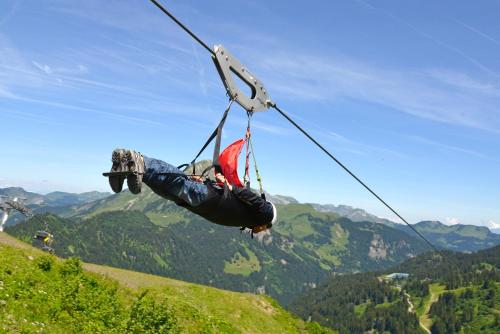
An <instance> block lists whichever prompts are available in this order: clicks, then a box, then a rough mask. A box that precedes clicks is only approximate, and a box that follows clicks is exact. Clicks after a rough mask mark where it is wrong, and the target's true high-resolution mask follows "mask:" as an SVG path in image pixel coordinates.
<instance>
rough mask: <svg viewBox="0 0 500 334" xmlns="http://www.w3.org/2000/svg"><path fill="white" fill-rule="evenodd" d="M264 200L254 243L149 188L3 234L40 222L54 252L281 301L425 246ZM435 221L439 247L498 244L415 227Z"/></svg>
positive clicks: (405, 236) (308, 208) (24, 231)
mask: <svg viewBox="0 0 500 334" xmlns="http://www.w3.org/2000/svg"><path fill="white" fill-rule="evenodd" d="M99 196H100V195H99ZM25 197H26V196H25ZM271 198H272V200H273V201H274V202H275V203H281V204H277V207H278V212H279V221H278V223H277V224H276V225H275V226H274V227H273V229H272V231H271V232H270V233H268V232H266V233H261V234H259V235H257V236H256V238H255V239H251V238H250V236H249V235H248V234H245V233H241V232H240V231H238V229H235V228H227V227H223V226H218V225H214V224H211V223H209V222H207V221H206V220H204V219H202V218H200V217H198V216H196V215H194V214H192V213H190V212H189V211H186V210H185V209H183V208H180V207H178V206H176V205H175V204H173V203H171V202H168V201H166V200H164V199H162V198H160V197H158V196H157V195H155V194H154V193H153V192H152V191H151V190H149V189H148V188H147V187H146V188H145V189H144V190H143V192H142V193H141V194H140V195H138V196H135V195H132V194H131V193H130V192H128V191H124V192H122V193H120V194H115V195H111V196H106V197H103V198H100V199H96V200H93V201H89V202H83V203H74V204H70V205H63V206H58V207H52V206H46V207H44V206H43V205H41V204H40V203H39V204H38V207H37V212H52V213H51V214H45V215H38V216H36V217H35V218H34V219H32V220H30V221H28V222H27V223H26V224H18V225H16V226H14V227H10V228H8V229H7V232H8V233H10V234H12V235H15V236H17V237H19V238H23V239H24V240H26V241H31V237H32V235H33V234H34V232H36V230H37V229H40V226H41V220H44V221H47V222H48V223H49V227H50V230H51V231H50V232H52V233H53V234H54V235H55V236H56V241H55V243H54V247H55V249H56V253H57V254H58V255H61V256H64V257H68V256H79V257H81V258H82V259H84V260H86V261H89V262H94V263H100V264H107V265H113V266H117V267H121V268H127V269H133V270H138V271H143V272H147V273H154V274H159V275H164V276H169V277H174V278H178V279H182V280H187V281H190V282H195V283H202V284H206V285H212V286H215V287H220V288H225V289H231V290H235V291H248V292H259V293H266V294H268V295H270V296H273V297H274V298H276V299H278V300H279V301H280V302H282V303H284V304H287V303H289V302H290V301H291V300H292V299H293V298H294V297H295V296H297V295H298V294H299V293H301V292H304V291H306V290H308V289H309V288H310V287H314V286H317V285H318V284H319V283H321V282H322V281H324V280H325V279H327V278H328V277H331V276H332V275H335V274H339V273H350V272H363V271H369V270H380V269H383V268H388V267H390V266H392V265H395V264H397V263H400V262H402V261H404V260H405V259H408V258H411V257H414V256H415V255H417V254H419V253H422V252H425V251H428V250H429V249H428V246H427V245H426V244H425V243H424V242H423V241H422V240H420V239H418V237H416V236H415V234H414V232H412V231H409V230H407V229H405V227H404V226H403V225H399V224H395V223H392V224H393V225H396V226H390V224H388V223H387V222H386V224H383V223H380V222H371V221H369V220H370V219H372V215H369V214H366V215H364V216H365V217H367V219H366V220H364V221H363V220H362V219H359V221H352V220H351V219H348V218H346V217H343V216H340V215H339V214H336V213H332V212H330V211H329V210H327V209H329V208H332V207H334V206H323V207H319V209H318V206H317V205H312V204H300V203H298V202H297V201H296V200H295V199H293V198H291V197H286V196H272V197H271ZM66 203H67V202H66ZM335 208H339V207H335ZM341 208H342V212H343V215H347V214H351V218H353V219H355V218H354V217H355V216H354V215H352V211H356V212H357V216H358V217H361V216H363V215H362V212H361V210H359V209H352V210H350V209H349V207H341ZM54 213H55V214H54ZM388 225H389V226H388ZM417 225H418V224H417ZM434 225H435V226H436V228H437V229H438V231H440V233H441V234H440V236H439V237H436V238H435V239H433V240H435V242H436V243H442V244H443V245H445V246H446V245H450V247H454V248H458V249H459V250H462V251H470V250H471V245H472V246H473V247H475V248H474V249H476V248H481V247H482V248H486V247H488V245H490V244H491V243H495V242H496V243H497V244H498V243H500V241H498V239H495V238H494V237H492V236H494V235H493V234H491V233H488V232H489V231H485V230H483V229H479V230H476V229H475V227H474V228H469V227H466V228H463V229H459V228H458V227H457V226H455V227H453V229H454V230H453V231H451V230H450V231H449V232H447V231H448V230H446V229H444V230H443V226H441V225H439V224H437V223H428V224H423V225H422V226H421V228H422V231H423V232H422V233H424V235H427V234H428V235H429V236H432V235H434V234H433V233H437V232H436V231H434V230H433V229H432V227H433V226H434ZM444 228H447V227H446V226H444ZM464 239H465V240H467V242H462V241H461V240H464Z"/></svg>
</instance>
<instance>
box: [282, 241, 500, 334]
mask: <svg viewBox="0 0 500 334" xmlns="http://www.w3.org/2000/svg"><path fill="white" fill-rule="evenodd" d="M390 273H407V274H409V278H408V279H399V280H391V279H389V278H388V276H387V274H390ZM499 305H500V246H496V247H494V248H491V249H487V250H483V251H480V252H477V253H473V254H463V253H452V252H446V253H443V254H440V255H436V254H431V253H427V254H422V255H419V256H417V257H415V258H413V259H410V260H408V261H405V262H403V263H402V264H400V265H398V266H396V267H394V268H391V269H389V270H387V271H385V272H376V273H360V274H354V275H353V274H350V275H339V276H337V277H334V278H331V279H329V280H327V281H325V282H324V283H323V284H321V285H320V286H318V287H317V288H315V289H312V290H311V291H309V292H307V293H306V294H304V295H303V296H301V297H299V298H297V300H296V301H295V302H293V303H292V304H291V305H290V309H291V310H293V311H294V312H295V313H297V314H299V315H301V316H302V317H303V318H304V319H312V320H314V321H318V322H320V323H322V324H323V325H325V326H329V327H331V328H335V329H338V330H339V331H340V333H353V334H357V333H359V334H361V333H365V332H367V331H372V332H374V333H385V332H389V333H424V332H427V333H429V332H431V331H432V333H433V334H441V333H447V334H454V333H462V334H465V333H498V332H500V312H499V311H498V310H499Z"/></svg>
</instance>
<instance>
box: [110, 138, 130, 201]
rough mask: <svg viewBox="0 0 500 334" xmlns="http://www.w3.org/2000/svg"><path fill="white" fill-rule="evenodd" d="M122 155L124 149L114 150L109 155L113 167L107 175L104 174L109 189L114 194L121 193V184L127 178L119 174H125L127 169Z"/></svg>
mask: <svg viewBox="0 0 500 334" xmlns="http://www.w3.org/2000/svg"><path fill="white" fill-rule="evenodd" d="M124 155H125V150H124V149H121V148H117V149H115V150H114V151H113V153H112V154H111V162H112V163H113V165H112V166H111V171H110V172H109V173H106V174H108V178H109V185H110V186H111V189H112V190H113V192H115V193H119V192H120V191H122V189H123V183H124V182H125V179H126V178H127V176H126V175H122V174H120V172H125V171H126V169H127V166H126V164H125V160H124ZM114 173H116V174H114ZM106 174H105V175H106Z"/></svg>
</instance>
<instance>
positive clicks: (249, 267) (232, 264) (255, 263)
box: [224, 247, 261, 276]
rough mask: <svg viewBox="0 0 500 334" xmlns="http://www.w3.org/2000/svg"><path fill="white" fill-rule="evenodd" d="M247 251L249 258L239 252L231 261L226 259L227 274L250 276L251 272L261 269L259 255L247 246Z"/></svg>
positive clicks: (225, 269) (225, 268)
mask: <svg viewBox="0 0 500 334" xmlns="http://www.w3.org/2000/svg"><path fill="white" fill-rule="evenodd" d="M245 252H246V254H247V256H248V258H246V257H244V256H243V255H241V253H240V252H237V253H236V254H234V256H233V257H232V258H231V260H230V261H229V262H228V261H224V272H225V273H226V274H232V275H242V276H249V275H250V274H251V273H253V272H259V271H260V270H261V266H260V262H259V259H258V258H257V256H256V255H255V254H254V253H253V252H252V251H251V250H250V249H248V248H247V247H245Z"/></svg>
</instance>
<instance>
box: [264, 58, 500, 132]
mask: <svg viewBox="0 0 500 334" xmlns="http://www.w3.org/2000/svg"><path fill="white" fill-rule="evenodd" d="M290 53H293V54H294V57H293V58H291V57H288V54H285V53H281V52H278V51H277V52H275V53H271V52H270V56H268V57H266V58H264V59H263V61H262V62H261V64H260V71H259V72H263V73H267V74H268V75H267V78H266V79H267V80H266V82H267V86H268V87H269V90H272V91H273V92H275V93H274V95H276V94H279V95H280V96H281V98H286V99H287V100H294V99H295V100H306V101H307V100H316V101H336V100H338V99H339V98H347V99H353V100H361V101H367V102H370V103H373V104H378V105H384V106H386V107H388V108H391V109H395V110H399V111H402V112H405V113H408V114H411V115H414V116H417V117H421V118H425V119H429V120H433V121H438V122H445V123H450V124H456V125H462V126H467V127H473V128H479V129H485V130H489V131H493V132H499V129H500V108H499V102H500V101H499V100H500V86H499V84H498V82H494V81H487V80H483V81H482V80H480V79H473V78H471V77H470V76H467V75H465V74H463V73H455V72H450V71H444V70H432V71H431V70H426V69H423V70H418V71H416V70H405V69H394V68H383V67H382V66H376V65H371V64H368V63H366V62H363V61H360V60H355V59H353V58H349V59H347V58H346V57H343V56H339V55H330V56H329V57H319V56H315V55H312V54H304V53H301V52H299V51H297V52H291V51H290ZM454 78H461V81H460V80H457V81H458V82H455V84H454V85H451V84H450V82H451V81H453V80H455V79H454ZM444 83H446V84H444ZM277 102H279V101H277Z"/></svg>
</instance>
